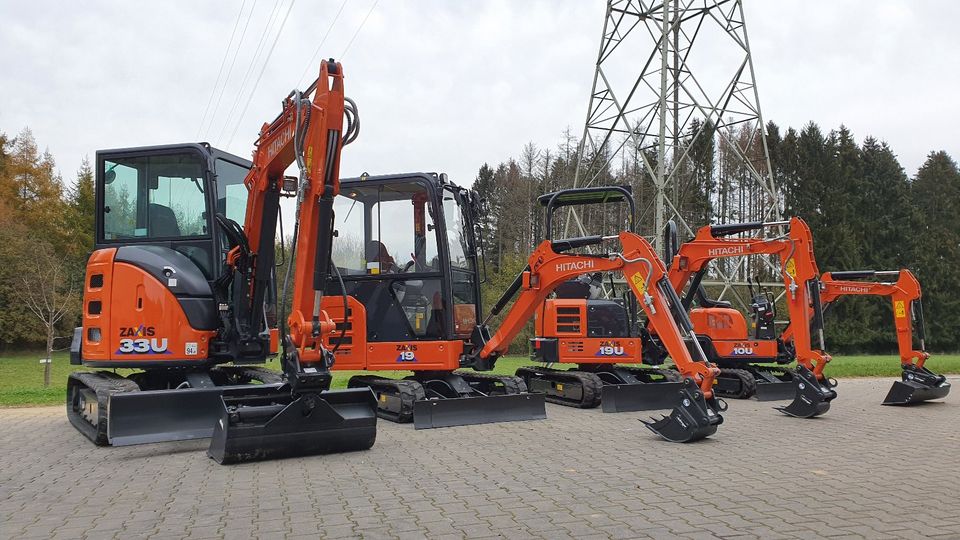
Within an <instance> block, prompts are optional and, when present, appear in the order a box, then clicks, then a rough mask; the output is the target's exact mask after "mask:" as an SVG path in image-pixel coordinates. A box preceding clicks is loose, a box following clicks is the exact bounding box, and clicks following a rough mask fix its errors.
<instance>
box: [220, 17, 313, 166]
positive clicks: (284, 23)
mask: <svg viewBox="0 0 960 540" xmlns="http://www.w3.org/2000/svg"><path fill="white" fill-rule="evenodd" d="M295 3H296V0H291V2H290V5H289V6H287V12H286V13H284V14H283V20H282V21H281V22H280V28H279V29H278V30H277V35H276V36H274V38H273V43H271V44H270V51H269V52H267V57H266V59H264V61H263V65H262V66H261V67H260V73H259V74H258V75H257V81H256V82H255V83H253V88H252V89H251V90H250V95H249V96H247V103H246V104H244V106H243V111H241V112H240V117H239V119H238V120H237V125H236V126H234V127H233V132H232V133H231V134H230V139H228V140H227V147H229V146H230V143H232V142H233V137H234V136H235V135H236V134H237V129H239V128H240V124H242V123H243V116H244V115H245V114H247V108H248V107H250V102H251V101H253V95H254V94H255V93H256V92H257V87H258V86H260V80H261V79H263V73H264V72H265V71H266V70H267V64H269V63H270V57H271V56H273V49H274V48H276V46H277V42H278V41H280V35H281V34H283V27H284V26H285V25H286V24H287V17H289V16H290V11H291V10H292V9H293V4H295Z"/></svg>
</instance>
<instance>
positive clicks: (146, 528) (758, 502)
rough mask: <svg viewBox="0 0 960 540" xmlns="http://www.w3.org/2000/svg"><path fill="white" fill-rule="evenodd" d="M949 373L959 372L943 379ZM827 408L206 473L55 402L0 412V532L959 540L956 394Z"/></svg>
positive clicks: (412, 441)
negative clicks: (94, 425)
mask: <svg viewBox="0 0 960 540" xmlns="http://www.w3.org/2000/svg"><path fill="white" fill-rule="evenodd" d="M952 383H953V384H954V386H957V384H958V383H960V379H956V378H955V379H953V381H952ZM889 385H890V380H870V379H868V380H844V381H841V384H840V387H839V389H838V390H839V394H840V397H838V398H837V399H836V400H835V401H834V404H833V408H832V410H831V411H830V412H829V413H828V414H827V415H826V416H824V417H821V418H818V419H814V420H799V419H793V418H787V417H784V416H782V415H781V414H779V413H777V412H775V411H773V410H772V409H771V404H770V403H759V402H755V401H732V402H731V405H730V410H729V411H728V412H727V414H726V423H724V425H722V426H721V427H720V430H719V431H718V433H717V434H716V435H714V436H713V437H712V438H710V439H707V440H705V441H701V442H699V443H695V444H688V445H678V444H670V443H666V442H662V441H660V440H658V439H656V438H654V436H653V435H652V434H651V433H650V432H649V431H647V430H646V429H645V428H644V427H643V426H642V425H641V424H640V422H638V421H637V419H638V418H639V417H640V416H641V415H640V414H637V413H621V414H604V413H602V412H600V410H599V409H597V410H586V411H584V410H576V409H569V408H565V407H560V406H556V405H549V404H548V405H547V414H548V416H549V419H548V420H545V421H537V422H517V423H510V424H496V425H484V426H471V427H457V428H446V429H435V430H422V431H416V430H414V429H413V426H411V425H396V424H390V423H387V422H381V424H380V429H379V435H378V441H377V444H376V446H375V447H374V448H373V449H372V450H370V451H367V452H362V453H353V454H341V455H333V456H321V457H311V458H304V459H291V460H284V461H273V462H266V463H259V464H244V465H238V466H230V467H224V466H220V465H217V464H216V463H214V462H213V461H211V460H210V459H208V458H207V457H206V456H205V454H204V450H205V448H206V444H205V442H201V441H191V442H183V443H169V444H154V445H145V446H137V447H125V448H96V447H94V446H93V445H91V444H90V443H88V442H87V441H86V440H85V439H84V438H83V437H82V436H81V435H80V434H79V433H77V432H75V431H74V429H73V428H72V427H71V426H70V425H69V424H68V423H67V420H66V418H65V416H64V413H63V412H62V410H61V409H60V408H59V407H57V408H53V407H50V408H35V409H5V410H0V434H2V435H0V538H33V537H37V538H51V537H52V538H139V537H157V538H174V537H189V538H237V539H244V538H250V537H262V538H280V537H289V538H298V537H299V538H318V537H325V538H370V539H375V538H423V537H430V538H463V537H472V538H481V537H497V536H499V537H504V538H527V537H544V538H551V539H553V538H637V537H657V538H660V537H686V538H753V537H758V538H814V537H831V538H854V537H868V538H920V537H924V538H929V537H943V538H960V487H958V486H960V434H958V431H960V390H955V393H954V394H952V395H950V396H948V398H947V399H946V400H945V402H943V403H931V404H925V405H919V406H914V407H911V408H896V407H882V406H880V404H879V403H880V401H881V399H882V398H883V396H884V395H885V392H886V390H887V388H888V387H889Z"/></svg>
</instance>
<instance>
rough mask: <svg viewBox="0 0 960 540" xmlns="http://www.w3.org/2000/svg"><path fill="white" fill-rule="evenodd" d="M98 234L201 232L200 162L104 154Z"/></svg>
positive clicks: (109, 236)
mask: <svg viewBox="0 0 960 540" xmlns="http://www.w3.org/2000/svg"><path fill="white" fill-rule="evenodd" d="M101 166H102V170H101V174H100V179H101V186H100V188H101V189H102V190H103V210H102V211H103V215H102V218H103V219H102V222H103V238H102V239H103V240H119V239H141V238H144V239H145V238H183V237H198V236H206V235H207V234H208V233H209V231H207V203H206V195H205V194H204V190H203V186H204V167H203V163H202V161H201V158H200V157H199V156H196V155H194V154H172V155H153V156H138V157H131V158H113V159H111V160H103V162H102V165H101Z"/></svg>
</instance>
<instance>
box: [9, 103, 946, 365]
mask: <svg viewBox="0 0 960 540" xmlns="http://www.w3.org/2000/svg"><path fill="white" fill-rule="evenodd" d="M700 128H704V129H705V131H706V132H707V133H710V130H711V129H712V128H711V126H699V125H694V127H693V128H692V132H695V131H696V130H698V129H700ZM767 133H768V135H767V143H768V147H769V151H770V158H771V166H772V172H773V177H774V181H775V182H776V185H777V187H778V188H779V189H780V190H781V192H782V194H783V202H784V207H783V215H784V216H787V217H789V216H800V217H802V218H803V219H805V220H806V221H807V223H809V224H810V226H811V228H812V230H813V235H814V241H815V247H816V255H817V261H818V264H819V266H820V269H821V270H822V271H829V270H860V269H873V270H881V269H898V268H902V267H906V268H909V269H910V270H912V271H913V272H914V273H915V274H916V275H917V277H918V278H919V280H920V282H921V284H922V286H923V290H924V313H925V316H926V317H925V318H926V322H927V330H928V348H930V349H931V350H934V351H957V350H960V324H958V323H960V300H958V299H957V298H956V297H954V288H955V284H956V283H957V282H958V278H960V212H958V210H960V209H958V208H957V207H958V206H960V171H958V168H957V163H956V162H955V161H954V160H953V159H952V158H951V157H950V156H949V155H947V154H946V153H945V152H942V151H932V152H930V154H929V155H928V156H927V159H926V161H925V162H924V163H923V165H922V166H921V167H920V169H919V170H917V171H916V172H915V173H913V174H912V175H908V174H907V172H906V171H905V170H904V169H903V167H902V166H901V165H900V163H899V162H898V160H897V157H896V155H895V154H894V153H893V151H892V150H891V149H890V148H889V147H888V146H887V145H886V144H885V143H883V142H881V141H879V140H877V139H874V138H872V137H867V138H865V139H864V140H863V141H862V142H861V143H859V144H858V143H857V142H856V140H855V139H854V135H853V134H852V133H851V132H850V131H849V130H847V129H846V128H844V127H842V126H841V127H840V128H838V129H835V130H831V131H829V132H824V131H823V130H822V129H821V128H820V127H819V126H817V125H816V124H814V123H809V124H807V125H806V126H804V127H803V128H802V129H800V130H797V129H794V128H788V129H785V130H783V129H781V128H780V127H778V126H777V125H776V124H774V123H772V122H771V123H769V124H768V125H767ZM752 135H753V134H750V133H730V134H729V140H734V141H737V140H739V141H749V142H748V144H747V148H748V152H747V153H748V154H753V155H754V156H756V155H759V149H758V148H754V149H753V151H752V152H751V151H750V150H749V148H750V145H756V144H759V143H758V142H756V141H759V138H757V137H755V136H752ZM690 138H691V143H690V148H689V152H688V153H689V156H690V159H689V160H687V162H686V163H685V164H684V165H683V167H684V168H683V169H682V170H681V173H682V174H681V178H682V181H681V182H679V183H678V185H677V186H676V187H675V189H677V192H675V193H676V194H677V195H678V198H679V200H680V201H681V202H680V205H679V207H678V211H679V212H681V214H682V215H683V216H684V218H685V219H686V220H687V221H688V222H689V223H691V224H693V226H694V227H696V226H699V225H702V224H706V223H711V222H712V223H721V222H730V221H741V220H743V219H744V217H745V216H751V215H755V213H756V208H751V207H750V205H751V204H754V203H753V202H752V201H755V200H756V199H757V193H755V192H754V191H752V190H754V189H756V187H755V186H754V185H753V184H752V183H750V182H747V180H746V179H745V172H744V170H743V169H742V167H739V166H736V165H733V164H732V163H733V160H732V159H727V157H726V156H727V152H729V149H727V148H724V146H723V144H719V145H718V144H717V143H716V140H717V138H715V137H702V136H701V137H694V136H693V134H692V133H691V135H690ZM578 146H579V144H578V140H577V138H576V137H575V136H573V135H572V134H571V132H570V131H569V130H567V131H566V132H564V133H563V134H562V135H561V140H560V142H559V144H558V145H556V147H551V148H546V147H545V148H540V147H537V146H536V145H535V144H533V143H528V144H527V145H525V146H524V147H523V148H521V149H520V152H519V157H516V158H510V159H507V160H506V161H503V162H500V163H497V164H496V165H492V166H491V165H487V164H485V165H483V166H482V167H481V168H480V170H479V171H478V174H477V177H476V179H475V181H474V189H475V190H476V191H477V192H478V194H479V195H480V197H481V198H482V199H484V201H485V202H484V204H485V211H484V212H483V213H482V216H481V223H480V226H481V230H482V233H483V236H484V245H485V248H486V277H487V281H486V283H485V285H484V300H485V305H486V306H487V307H489V306H491V305H492V303H493V302H494V301H495V299H496V298H497V296H498V295H499V292H500V291H503V290H504V289H505V288H506V287H507V286H508V285H509V283H510V282H511V281H512V280H513V278H514V277H515V275H516V273H517V272H518V271H519V270H520V269H521V268H522V267H523V266H524V264H525V262H526V256H527V254H529V252H530V251H531V249H532V248H533V246H534V245H536V244H537V243H538V242H539V240H540V239H541V238H543V235H544V231H543V216H542V209H541V208H540V207H539V206H538V204H537V202H536V199H537V197H538V196H539V195H541V194H543V193H546V192H550V191H554V190H556V189H560V188H562V187H569V186H570V185H572V181H573V177H574V172H575V169H576V164H577V159H578V156H577V151H578ZM39 148H40V146H39V145H38V143H37V141H36V140H35V139H34V137H33V134H32V133H31V132H30V130H29V129H24V130H23V131H21V132H20V133H19V134H17V135H16V136H15V137H10V136H7V135H3V134H0V263H2V264H0V306H4V309H3V310H2V311H0V351H10V350H22V349H27V348H40V347H42V346H43V345H45V344H46V342H47V341H48V340H50V339H53V338H58V339H55V343H53V348H64V347H66V346H67V345H69V337H70V336H71V335H72V328H73V327H74V326H76V324H77V323H78V322H79V315H80V302H81V286H82V281H83V275H84V267H85V262H86V258H87V256H88V255H89V253H90V250H91V249H92V247H93V234H92V232H93V212H94V178H93V170H92V168H91V166H90V163H89V162H88V161H84V163H83V165H82V166H81V168H80V169H79V170H78V171H76V174H75V177H74V178H73V179H72V181H70V182H67V181H65V180H64V178H62V177H61V175H60V173H59V172H58V170H57V168H56V162H55V159H54V156H52V155H51V154H50V153H49V152H47V151H41V150H40V149H39ZM601 151H602V150H601ZM591 157H592V156H591ZM647 158H648V159H652V156H649V155H648V156H647ZM602 161H606V160H602ZM753 165H754V166H755V167H756V168H757V169H758V170H760V171H761V172H765V171H766V164H765V162H763V161H762V160H759V159H757V161H756V162H755V163H754V164H753ZM644 175H645V173H644V168H643V167H642V166H641V164H640V163H639V162H638V161H637V160H634V161H632V162H631V161H628V160H623V159H621V160H613V161H611V162H610V163H609V165H608V166H607V167H605V168H604V169H603V170H600V171H596V176H597V178H596V180H595V181H594V185H597V184H628V185H631V186H632V188H633V191H634V194H635V197H636V199H637V203H638V210H639V212H638V214H639V218H638V222H637V229H638V232H640V233H641V234H644V235H647V236H653V235H654V234H656V233H655V231H653V218H652V215H651V212H649V208H650V206H651V201H652V200H653V191H652V189H651V187H650V186H651V184H650V181H649V179H648V178H645V176H644ZM461 183H464V182H462V180H461ZM582 221H583V226H584V229H585V230H587V231H591V230H597V229H599V230H610V229H611V227H613V228H617V227H619V226H620V224H623V223H625V222H626V212H625V211H624V210H623V208H621V207H617V208H610V209H608V211H604V212H601V211H594V212H585V213H583V214H582ZM563 225H564V223H563V222H562V220H561V223H560V226H563ZM687 237H689V234H685V232H684V231H681V240H684V239H686V238H687ZM891 317H892V315H891V313H890V306H889V303H888V302H884V301H881V300H878V299H870V298H861V299H845V300H843V301H842V302H839V303H838V305H837V306H836V308H835V309H833V310H832V314H831V315H830V316H829V317H828V319H827V340H828V341H827V346H828V349H829V350H830V351H832V352H837V353H889V352H893V351H894V350H895V341H894V337H893V325H892V323H891V320H892V319H891ZM523 337H525V336H522V337H521V339H518V340H517V344H518V345H519V347H518V348H517V350H516V352H522V349H523V348H524V346H525V344H526V341H525V340H524V339H522V338H523Z"/></svg>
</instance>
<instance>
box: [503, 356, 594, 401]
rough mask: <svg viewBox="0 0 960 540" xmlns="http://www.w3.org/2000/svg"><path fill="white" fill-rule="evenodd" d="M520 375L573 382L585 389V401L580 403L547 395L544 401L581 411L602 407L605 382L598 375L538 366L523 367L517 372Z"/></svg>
mask: <svg viewBox="0 0 960 540" xmlns="http://www.w3.org/2000/svg"><path fill="white" fill-rule="evenodd" d="M520 373H529V374H530V376H541V377H542V378H545V379H547V380H552V381H554V382H563V381H570V380H573V381H576V382H578V383H580V386H581V387H582V388H583V399H581V400H580V401H579V402H573V401H569V400H565V399H562V398H558V397H556V396H551V395H550V394H547V395H546V396H544V399H545V400H546V401H549V402H550V403H556V404H557V405H564V406H567V407H577V408H579V409H592V408H594V407H596V406H598V405H600V390H601V388H603V381H602V380H600V377H598V376H597V375H596V374H593V373H589V372H587V371H579V370H575V369H566V370H564V369H553V368H548V367H538V366H527V367H522V368H520V369H518V370H517V374H518V375H519V374H520ZM544 376H545V377H544ZM520 377H521V378H523V375H520Z"/></svg>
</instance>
